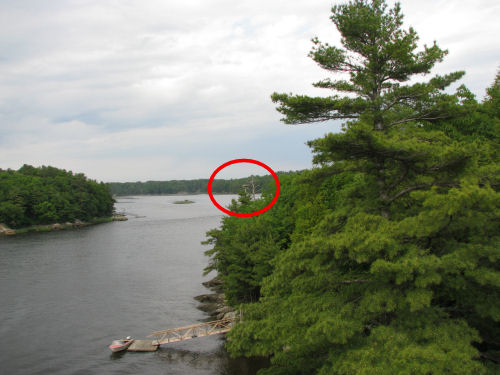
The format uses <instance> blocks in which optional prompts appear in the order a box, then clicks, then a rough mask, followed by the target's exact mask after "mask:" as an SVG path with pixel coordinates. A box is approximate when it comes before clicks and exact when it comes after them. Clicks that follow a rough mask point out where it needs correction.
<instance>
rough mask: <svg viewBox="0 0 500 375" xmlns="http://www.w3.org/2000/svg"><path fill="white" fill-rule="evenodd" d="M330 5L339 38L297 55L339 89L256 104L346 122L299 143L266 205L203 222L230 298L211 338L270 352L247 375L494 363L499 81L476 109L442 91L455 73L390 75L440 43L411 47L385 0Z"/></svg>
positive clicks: (466, 97)
mask: <svg viewBox="0 0 500 375" xmlns="http://www.w3.org/2000/svg"><path fill="white" fill-rule="evenodd" d="M332 13H333V15H332V17H331V18H332V21H333V22H334V24H335V25H336V26H337V28H338V30H339V31H340V33H341V36H342V39H341V41H342V44H343V46H344V48H343V49H342V48H338V47H333V46H329V45H328V44H322V43H320V42H319V41H318V40H317V39H314V40H313V43H314V47H313V50H312V52H311V57H312V58H313V59H314V60H315V61H316V62H317V63H318V64H319V65H320V66H321V67H322V68H324V69H326V70H328V71H330V72H333V73H347V74H348V76H349V80H348V81H346V80H339V81H331V80H329V79H327V80H323V81H321V82H319V83H317V84H315V85H316V86H317V87H321V88H327V89H332V90H334V91H336V92H347V93H348V96H344V97H341V96H338V95H334V96H330V97H327V98H310V97H306V96H298V95H297V96H294V95H291V94H290V95H288V94H276V93H275V94H273V96H272V98H273V100H274V101H275V102H277V103H278V104H279V106H278V111H280V112H281V113H282V114H284V115H285V118H284V119H283V121H284V122H285V123H288V124H295V123H308V122H315V121H325V120H331V119H349V120H350V121H348V122H346V123H345V124H344V128H343V132H342V133H339V134H327V135H326V136H325V137H323V138H320V139H317V140H314V141H311V142H310V143H309V145H310V146H311V148H312V150H313V153H314V159H313V160H314V162H315V163H316V165H317V168H315V169H313V170H312V171H306V172H303V173H301V175H300V176H294V178H293V179H291V180H289V181H284V182H283V183H282V191H283V193H284V194H285V195H284V196H283V197H280V199H279V200H278V202H277V204H276V205H275V206H274V207H273V209H272V210H271V211H270V212H269V213H266V214H263V215H260V216H258V217H257V218H253V219H252V220H247V219H244V218H243V219H241V218H226V219H224V221H223V225H222V228H221V229H220V230H215V231H212V232H209V235H210V236H211V239H210V240H209V242H211V243H212V244H213V245H214V248H213V249H212V250H209V251H208V252H207V254H208V255H210V256H211V257H212V263H211V265H210V266H209V270H211V269H215V270H217V271H218V272H219V274H220V275H221V276H222V278H223V280H224V282H225V284H224V288H225V290H226V295H227V296H228V298H229V301H230V303H232V304H233V305H237V304H239V303H244V305H243V306H242V310H243V321H242V322H240V323H239V324H237V325H236V326H235V327H234V328H233V329H232V330H231V332H230V333H229V337H230V341H229V342H228V344H227V348H228V350H229V351H230V353H231V354H232V355H246V356H249V355H264V356H270V357H271V359H272V366H271V367H270V368H268V369H265V370H263V371H262V373H263V374H339V375H340V374H342V375H345V374H434V375H435V374H486V373H494V372H495V371H498V353H499V349H500V344H499V343H498V337H500V328H499V327H500V326H499V324H498V322H499V321H500V270H499V260H500V252H499V249H500V235H499V233H500V192H499V187H500V159H499V156H500V153H499V151H500V149H499V148H500V143H499V138H498V134H500V133H499V127H498V126H499V113H498V108H499V107H498V99H499V98H500V95H499V92H500V89H499V77H498V76H497V78H496V80H495V83H494V84H493V85H492V87H490V89H488V96H487V97H486V100H485V101H484V102H483V103H478V102H477V101H475V99H474V97H473V96H472V94H471V93H470V92H469V91H468V90H467V89H466V88H465V87H463V86H462V87H460V88H459V89H458V90H457V92H456V93H455V94H446V93H444V91H443V90H444V89H445V88H446V87H448V86H449V85H450V84H451V83H453V82H455V81H456V80H457V79H459V78H460V77H461V76H462V75H463V73H462V72H457V73H451V74H448V75H444V76H436V77H434V78H432V79H430V80H428V81H427V82H420V83H414V84H406V85H403V83H404V82H407V81H409V80H410V79H411V78H412V76H414V75H415V74H426V73H429V72H430V70H431V68H432V67H433V65H434V64H435V63H436V62H439V61H441V60H442V59H443V57H444V56H445V54H446V51H443V50H441V49H440V48H439V47H438V46H437V45H436V44H435V43H434V45H433V46H431V47H424V48H423V50H421V51H417V50H416V48H417V40H418V37H417V34H416V32H415V31H414V30H413V29H411V28H410V29H408V30H403V29H402V14H401V10H400V7H399V5H397V4H396V5H395V6H394V7H393V8H391V9H388V8H387V6H386V5H385V2H384V1H382V0H373V1H366V0H353V1H350V2H349V3H347V4H343V5H336V6H334V7H333V9H332ZM288 189H290V190H289V191H288ZM287 191H288V192H287ZM259 204H262V203H259V202H255V201H248V200H244V199H243V200H242V202H240V204H239V206H236V207H237V208H239V209H242V210H243V209H246V208H247V207H255V206H258V205H259ZM285 223H286V225H284V224H285ZM276 228H281V229H282V231H277V230H276ZM273 241H274V242H275V246H273ZM283 244H284V245H283ZM264 249H266V256H265V257H264V256H262V253H261V252H262V251H263V250H264ZM267 249H272V250H271V251H269V250H267ZM259 262H262V264H259ZM249 280H251V282H249ZM249 291H252V292H251V293H253V294H251V297H250V298H249V296H248V294H246V293H248V292H249ZM254 291H256V292H254ZM256 299H258V301H256V302H254V301H255V300H256Z"/></svg>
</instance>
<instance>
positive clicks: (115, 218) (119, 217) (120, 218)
mask: <svg viewBox="0 0 500 375" xmlns="http://www.w3.org/2000/svg"><path fill="white" fill-rule="evenodd" d="M127 220H128V218H127V217H126V216H124V215H118V214H117V215H113V221H127Z"/></svg>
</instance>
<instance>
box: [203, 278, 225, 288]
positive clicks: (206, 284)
mask: <svg viewBox="0 0 500 375" xmlns="http://www.w3.org/2000/svg"><path fill="white" fill-rule="evenodd" d="M201 284H202V285H203V286H204V287H206V288H209V289H211V288H217V287H220V286H222V281H221V280H219V279H218V278H217V277H214V278H213V279H212V280H208V281H204V282H202V283H201Z"/></svg>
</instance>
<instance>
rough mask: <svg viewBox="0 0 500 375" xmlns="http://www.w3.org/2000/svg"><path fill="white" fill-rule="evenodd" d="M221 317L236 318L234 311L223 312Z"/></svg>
mask: <svg viewBox="0 0 500 375" xmlns="http://www.w3.org/2000/svg"><path fill="white" fill-rule="evenodd" d="M222 319H236V311H229V312H228V313H226V314H224V316H223V317H222Z"/></svg>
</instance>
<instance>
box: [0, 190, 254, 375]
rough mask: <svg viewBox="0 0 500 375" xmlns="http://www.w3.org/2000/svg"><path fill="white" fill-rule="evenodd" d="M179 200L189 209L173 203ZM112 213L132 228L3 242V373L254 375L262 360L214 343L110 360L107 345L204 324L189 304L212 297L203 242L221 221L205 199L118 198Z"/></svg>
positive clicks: (217, 339) (207, 340) (114, 226)
mask: <svg viewBox="0 0 500 375" xmlns="http://www.w3.org/2000/svg"><path fill="white" fill-rule="evenodd" d="M233 197H234V196H228V195H226V196H218V197H217V201H218V202H219V203H220V204H222V205H223V206H227V205H228V204H229V202H230V200H231V199H232V198H233ZM184 199H189V200H192V201H194V202H195V203H193V204H174V203H173V202H174V201H176V200H184ZM116 209H117V211H118V212H120V211H123V212H126V213H127V216H128V219H129V220H128V221H125V222H113V223H108V224H100V225H96V226H91V227H85V228H81V229H74V230H65V231H58V232H49V233H33V234H26V235H18V236H11V237H4V238H0V301H1V302H0V368H1V373H2V374H9V375H15V374H30V375H32V374H155V375H158V374H193V375H197V374H224V375H231V374H235V375H236V374H238V375H240V374H242V375H245V374H255V373H256V371H257V369H258V368H259V365H260V364H259V361H256V360H246V359H230V358H229V357H228V355H227V353H226V352H225V350H224V347H223V345H224V340H223V337H221V336H219V335H217V336H210V337H204V338H199V339H194V340H187V341H183V342H179V343H174V344H170V345H169V346H167V347H162V348H161V349H160V350H159V351H157V352H154V353H131V352H125V353H119V354H114V355H111V354H110V351H109V349H108V347H107V346H108V345H109V344H110V343H111V341H112V340H113V339H116V338H121V337H125V336H132V337H134V338H146V336H147V335H148V334H149V333H151V332H153V331H156V330H161V329H168V328H175V327H180V326H184V325H189V324H195V323H197V322H200V321H202V320H203V319H205V318H206V315H205V313H203V312H202V311H200V310H198V309H197V305H198V303H197V302H196V301H195V300H194V299H193V297H195V296H196V295H199V294H204V293H209V291H207V289H206V288H205V287H203V286H202V285H201V283H202V282H203V281H205V280H208V279H210V275H209V276H207V277H203V276H202V272H203V268H204V267H205V266H206V264H207V258H206V257H205V256H204V254H203V252H204V251H205V250H207V249H208V247H207V246H204V245H201V244H200V242H201V241H203V240H204V239H205V233H206V231H208V230H209V229H211V228H215V227H218V226H219V224H220V220H221V218H222V213H221V212H220V211H218V210H217V208H215V207H214V206H213V205H212V203H211V202H210V200H209V198H208V196H207V195H194V196H141V197H123V198H119V199H118V202H117V204H116ZM212 276H213V275H212Z"/></svg>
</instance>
